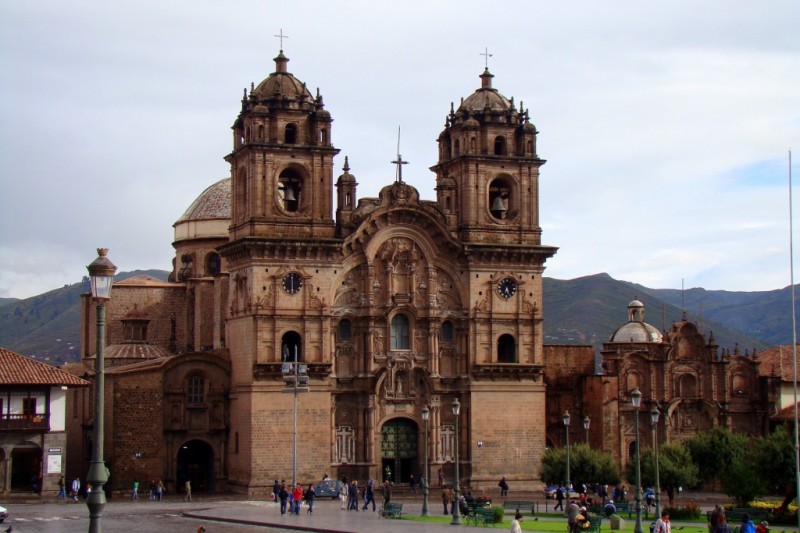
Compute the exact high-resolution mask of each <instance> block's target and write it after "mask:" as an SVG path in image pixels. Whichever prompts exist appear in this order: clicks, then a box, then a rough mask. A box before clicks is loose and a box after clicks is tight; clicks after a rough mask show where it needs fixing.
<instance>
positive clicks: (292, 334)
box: [281, 331, 303, 363]
mask: <svg viewBox="0 0 800 533" xmlns="http://www.w3.org/2000/svg"><path fill="white" fill-rule="evenodd" d="M302 360H303V349H302V338H301V337H300V334H299V333H297V332H296V331H287V332H286V333H284V334H283V337H282V338H281V362H284V363H285V362H294V361H302Z"/></svg>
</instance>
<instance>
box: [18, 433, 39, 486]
mask: <svg viewBox="0 0 800 533" xmlns="http://www.w3.org/2000/svg"><path fill="white" fill-rule="evenodd" d="M41 473H42V449H41V448H40V447H39V446H38V445H36V444H34V443H32V442H23V443H20V444H17V445H16V446H14V449H13V450H11V490H21V491H33V490H34V485H36V488H37V489H38V486H39V482H40V481H39V475H40V474H41Z"/></svg>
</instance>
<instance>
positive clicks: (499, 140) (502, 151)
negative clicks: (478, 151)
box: [494, 135, 506, 155]
mask: <svg viewBox="0 0 800 533" xmlns="http://www.w3.org/2000/svg"><path fill="white" fill-rule="evenodd" d="M494 155H506V138H505V137H503V136H502V135H498V136H497V137H495V139H494Z"/></svg>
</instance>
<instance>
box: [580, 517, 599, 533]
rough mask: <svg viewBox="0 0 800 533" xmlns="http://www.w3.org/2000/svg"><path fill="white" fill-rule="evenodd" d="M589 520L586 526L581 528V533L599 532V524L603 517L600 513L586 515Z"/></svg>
mask: <svg viewBox="0 0 800 533" xmlns="http://www.w3.org/2000/svg"><path fill="white" fill-rule="evenodd" d="M586 518H587V519H588V520H589V525H588V526H587V527H582V528H581V533H600V525H601V524H602V523H603V517H602V516H600V515H591V514H590V515H587V516H586Z"/></svg>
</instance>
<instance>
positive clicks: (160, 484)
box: [156, 479, 164, 501]
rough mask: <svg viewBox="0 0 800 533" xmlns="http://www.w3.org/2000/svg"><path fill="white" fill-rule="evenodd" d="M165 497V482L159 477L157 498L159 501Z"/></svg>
mask: <svg viewBox="0 0 800 533" xmlns="http://www.w3.org/2000/svg"><path fill="white" fill-rule="evenodd" d="M163 497H164V482H163V481H161V480H160V479H159V480H158V482H157V483H156V498H158V501H161V499H162V498H163Z"/></svg>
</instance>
